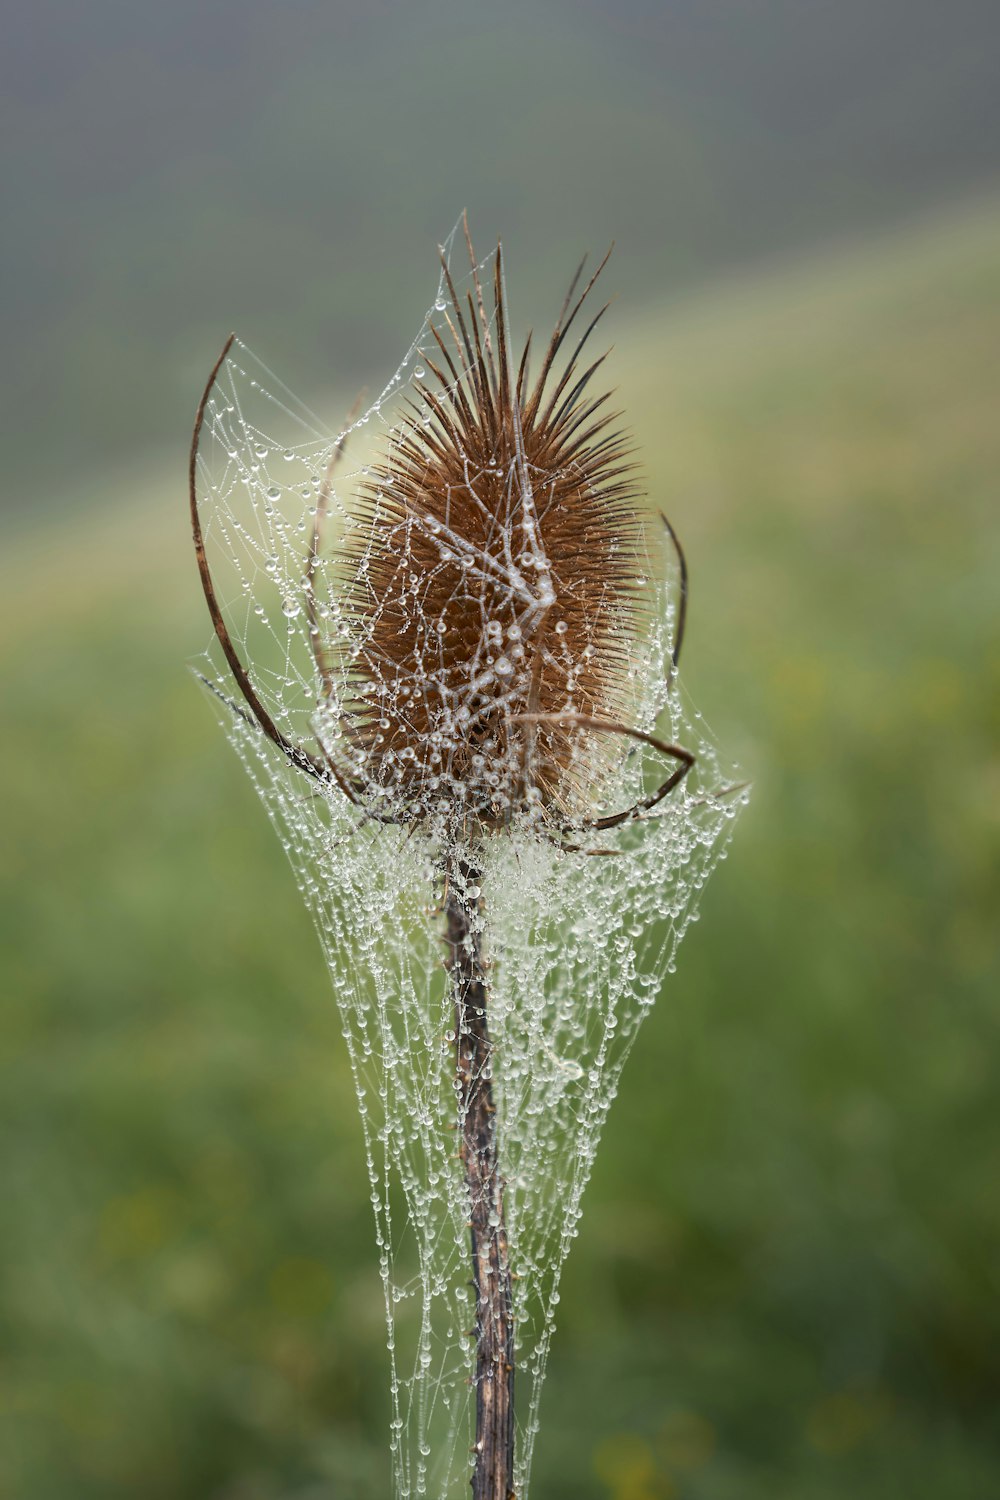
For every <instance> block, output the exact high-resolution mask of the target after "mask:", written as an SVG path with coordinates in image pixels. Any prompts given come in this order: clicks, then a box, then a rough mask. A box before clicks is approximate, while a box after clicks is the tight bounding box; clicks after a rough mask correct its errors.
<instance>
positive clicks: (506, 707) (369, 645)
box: [340, 236, 647, 827]
mask: <svg viewBox="0 0 1000 1500" xmlns="http://www.w3.org/2000/svg"><path fill="white" fill-rule="evenodd" d="M467 239H468V236H467ZM469 250H470V259H471V261H472V267H473V269H472V278H471V280H472V285H471V287H470V290H469V292H468V294H467V295H466V296H465V297H464V298H463V297H461V296H460V295H459V293H458V292H457V290H456V287H455V284H454V281H453V280H452V277H451V275H450V272H449V270H448V267H447V265H446V264H444V262H443V264H444V283H445V286H446V288H447V293H448V297H449V299H450V302H449V303H448V304H447V305H446V306H445V309H444V316H443V318H442V319H441V323H440V326H436V325H435V324H433V323H432V325H431V332H432V334H433V337H434V340H435V341H436V348H435V349H434V351H433V357H430V358H427V357H424V366H425V369H424V371H423V373H422V376H421V378H415V379H414V381H413V389H412V396H411V399H410V401H409V404H408V407H407V413H406V416H405V418H404V420H403V422H402V423H401V424H400V425H399V426H397V427H396V428H395V429H394V431H393V434H392V436H391V438H390V441H389V444H388V447H387V449H386V450H384V451H383V453H382V455H381V456H380V458H379V459H378V460H377V461H376V463H375V464H374V465H373V466H372V467H371V468H370V469H369V472H368V477H367V478H366V479H365V481H364V482H363V485H362V487H361V490H360V492H359V494H358V496H357V502H356V503H357V517H356V519H357V522H358V524H357V525H356V527H355V529H354V531H353V534H352V537H351V539H350V541H349V542H348V544H347V547H346V550H345V553H344V555H343V557H342V559H341V565H340V566H341V573H342V584H343V600H344V606H345V608H346V611H347V614H348V617H349V618H350V619H351V621H352V624H353V634H354V639H355V641H360V642H362V645H361V648H360V650H359V651H358V652H357V654H356V655H355V658H354V661H353V663H352V671H353V676H354V686H355V691H354V698H353V701H352V703H351V704H350V706H349V709H348V711H347V713H346V715H345V718H344V726H343V727H344V731H345V733H346V735H347V737H348V739H349V741H350V742H351V744H352V746H353V748H354V752H355V757H356V763H357V764H358V765H359V766H360V767H361V768H362V770H363V774H364V776H365V778H366V780H367V781H368V782H369V784H370V785H372V786H373V788H378V789H379V790H380V791H381V792H382V793H383V794H386V793H389V794H391V796H392V798H393V801H394V803H395V805H396V807H397V811H398V809H400V808H403V807H406V808H408V809H409V816H411V817H419V816H420V815H421V814H422V813H424V812H427V811H430V810H431V809H437V810H441V811H445V810H450V809H454V810H455V811H456V812H458V813H460V814H462V815H463V816H472V817H474V818H476V819H478V820H479V821H480V822H482V823H483V824H485V825H486V826H487V827H496V826H499V825H503V824H506V823H508V822H510V821H511V819H512V818H514V817H516V816H517V815H518V813H519V812H522V811H525V812H533V814H534V815H535V816H539V815H541V816H546V815H547V814H550V813H551V814H553V815H555V816H556V817H559V818H563V819H565V818H567V817H570V816H572V815H573V813H574V811H578V810H579V807H580V804H581V800H583V801H585V800H586V797H587V784H588V783H589V782H591V781H592V780H593V778H594V776H595V775H596V774H597V773H598V770H599V767H600V766H601V764H603V761H604V758H605V757H606V756H607V753H608V748H609V746H608V739H607V737H606V736H603V737H599V736H594V735H590V736H587V735H586V734H585V733H583V732H581V730H580V729H579V728H578V727H574V726H572V725H571V724H568V723H567V724H556V723H552V722H545V720H546V719H551V718H553V717H556V716H568V715H577V716H581V717H590V718H601V717H603V718H608V717H611V718H614V717H616V716H617V715H618V714H619V713H620V712H621V711H622V709H623V707H624V705H625V701H626V689H627V683H628V674H629V668H630V665H631V663H632V662H633V661H634V642H635V640H636V635H637V631H638V630H639V628H640V624H641V621H640V618H639V616H640V614H641V613H642V611H643V609H644V591H643V585H644V583H645V577H644V575H645V571H646V568H647V562H646V547H645V527H644V524H643V516H642V511H641V505H640V502H641V499H642V494H641V490H640V488H639V486H638V484H637V482H636V477H635V471H634V465H633V464H632V463H631V462H630V452H631V449H630V446H629V441H628V438H627V437H626V435H625V434H624V433H623V432H622V431H621V430H620V428H619V427H618V426H617V422H618V420H619V418H620V415H621V414H620V413H619V412H616V411H613V410H611V409H610V408H609V397H610V393H608V392H606V391H605V392H602V393H600V394H597V395H594V394H593V388H592V381H593V377H594V376H595V375H596V374H597V372H598V371H599V370H600V368H601V366H602V365H603V363H604V360H605V358H606V355H602V356H600V357H598V358H597V359H595V360H594V361H593V362H592V363H590V364H589V365H586V364H585V363H584V362H583V360H582V358H581V356H582V351H583V348H584V345H585V343H586V341H587V338H588V336H589V335H590V333H591V332H592V331H593V328H594V326H595V325H596V324H597V322H598V321H599V319H600V317H601V315H602V314H603V312H604V311H605V309H606V306H607V304H605V306H604V307H602V308H600V310H599V311H598V312H597V314H596V315H595V316H594V317H593V318H592V319H591V321H590V323H589V325H588V326H586V327H585V328H583V331H582V333H581V334H580V335H579V336H577V335H576V333H574V338H575V347H572V346H571V348H572V352H570V353H568V354H567V352H566V345H567V339H568V336H569V335H570V332H571V330H572V329H573V328H574V324H575V323H576V322H577V318H578V315H579V313H580V311H581V309H582V308H583V306H584V303H585V302H586V299H587V296H588V294H589V292H590V291H591V289H592V287H593V285H594V282H595V281H596V279H597V276H598V275H599V274H600V271H601V269H603V266H604V264H606V261H607V257H605V260H604V261H603V262H602V263H601V266H600V267H598V270H597V272H595V274H594V276H593V277H592V278H591V279H590V281H589V282H588V283H587V285H586V286H585V287H584V289H583V291H582V293H580V294H579V295H577V294H576V292H577V286H578V284H579V282H580V280H581V273H582V269H583V268H582V266H581V267H580V269H579V270H578V271H577V273H576V277H575V278H574V280H573V283H572V285H571V287H570V291H569V293H568V295H567V298H566V301H565V303H564V305H563V309H562V312H561V313H560V316H559V318H558V320H557V322H556V326H555V329H554V331H553V333H552V336H551V338H550V340H549V343H548V346H547V349H546V351H545V354H544V357H543V359H542V363H541V367H540V370H539V373H538V376H537V378H536V379H535V380H534V381H532V380H531V379H530V377H529V354H530V345H531V339H530V336H529V338H528V340H527V343H526V344H525V347H524V351H523V354H522V356H521V359H520V362H519V365H518V367H517V371H516V374H515V373H514V370H513V368H512V365H511V363H510V356H509V349H508V319H507V310H506V301H505V289H504V277H503V262H502V256H501V251H500V248H499V246H498V248H497V251H496V254H495V255H494V256H493V257H492V277H491V279H492V287H491V289H490V294H489V296H488V297H484V295H483V288H482V284H481V281H480V276H479V268H478V266H477V262H476V260H475V256H474V255H473V254H472V251H471V243H470V244H469ZM442 259H443V258H442ZM490 303H491V304H492V307H491V308H490V306H489V304H490ZM522 715H538V716H540V719H541V722H539V721H537V720H536V721H527V720H525V719H524V718H522V717H520V716H522ZM598 741H600V743H598Z"/></svg>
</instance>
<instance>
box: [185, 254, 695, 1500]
mask: <svg viewBox="0 0 1000 1500" xmlns="http://www.w3.org/2000/svg"><path fill="white" fill-rule="evenodd" d="M465 234H466V244H467V247H468V251H469V259H470V264H471V285H470V289H469V291H468V293H467V294H466V295H465V296H464V297H463V296H462V295H460V294H459V292H458V290H457V288H456V286H455V283H454V281H453V279H452V274H451V271H450V269H449V267H448V264H447V261H446V259H445V257H444V255H443V254H442V267H443V278H444V286H445V287H446V289H447V293H448V304H447V305H446V306H445V308H444V317H443V320H442V326H441V327H437V326H435V325H434V324H433V323H432V324H431V325H430V328H431V333H432V335H433V338H434V340H435V344H436V348H435V351H434V355H433V358H429V357H427V355H426V354H425V355H424V356H423V358H424V363H425V366H426V369H425V370H424V371H423V372H422V373H421V374H420V375H419V377H418V378H415V379H414V381H413V383H412V391H411V396H410V400H409V405H408V407H407V410H406V412H405V414H404V417H403V420H402V422H401V423H399V424H398V425H397V427H396V428H395V429H394V430H393V432H392V434H391V436H390V439H389V442H388V444H387V446H386V448H385V449H384V450H383V452H382V454H381V456H380V457H378V458H377V459H376V461H375V463H374V464H373V465H372V466H371V467H370V468H369V470H368V472H367V477H366V478H365V479H364V480H363V481H362V482H361V484H360V486H359V488H358V490H357V492H356V494H355V496H354V497H353V500H352V502H351V508H352V515H353V519H354V523H355V524H354V526H353V529H352V530H351V531H350V533H349V536H348V539H347V540H346V542H345V543H344V544H342V546H341V549H340V551H339V553H337V554H335V557H334V559H333V572H334V579H335V581H334V588H335V590H336V593H337V596H338V598H339V603H340V609H341V614H342V617H345V618H346V620H347V622H348V624H349V626H350V629H349V631H348V633H347V644H344V639H343V637H341V638H340V641H339V643H335V642H334V641H333V640H328V639H324V638H323V636H322V632H321V631H320V628H319V622H318V614H317V611H316V602H315V582H316V567H317V560H318V557H319V554H320V551H321V548H322V545H323V536H322V528H323V523H324V521H325V518H326V511H327V505H328V502H329V495H330V486H331V483H332V475H333V469H334V467H335V465H336V461H337V459H338V457H339V453H340V447H341V446H342V445H338V447H337V449H335V451H334V453H333V455H332V458H331V463H330V467H329V468H328V471H327V475H326V479H325V481H324V485H323V488H322V491H321V495H320V503H319V506H318V507H317V513H316V518H315V521H314V525H313V530H312V537H311V542H310V547H309V552H308V555H307V557H306V560H305V565H304V574H303V588H304V591H305V605H306V611H307V614H308V617H309V624H310V627H311V639H312V642H313V653H314V658H315V666H316V671H317V677H318V682H317V699H318V701H319V703H320V705H321V708H322V706H323V705H324V704H326V705H331V704H332V705H335V707H334V710H333V711H334V712H335V714H336V723H335V725H334V726H333V727H334V733H333V734H332V735H330V736H325V735H324V737H323V740H322V742H321V743H320V744H319V748H318V749H316V750H309V749H306V748H305V747H303V746H301V745H299V744H295V743H293V742H291V741H289V740H288V739H287V738H286V737H285V735H284V734H283V732H282V731H281V730H280V729H279V728H278V726H277V724H276V723H275V721H274V718H273V717H272V716H271V714H270V713H269V712H268V710H267V708H266V707H265V705H264V703H263V701H262V699H261V697H260V695H259V694H258V692H257V689H256V687H255V685H254V682H253V679H252V677H251V674H250V671H249V669H248V667H247V666H246V665H245V664H244V663H243V661H242V660H241V658H240V656H239V653H238V652H237V651H236V649H235V647H234V645H233V642H232V639H231V637H230V634H229V631H228V628H227V625H226V621H225V618H224V615H223V611H222V609H221V607H220V605H219V602H218V600H217V597H216V593H215V588H214V584H213V581H212V575H211V571H210V568H209V564H208V561H207V557H206V551H205V545H204V539H203V536H202V530H201V523H200V519H199V513H198V497H197V493H196V465H197V457H198V444H199V438H200V434H201V429H202V425H203V421H204V417H205V410H206V405H207V403H208V400H209V397H210V394H211V391H212V389H213V386H214V383H215V380H216V378H217V376H218V373H219V370H220V368H221V366H222V364H223V361H224V360H225V358H226V355H227V353H228V350H229V347H230V346H229V344H228V343H227V345H226V348H225V349H224V350H223V352H222V355H221V356H220V359H219V361H218V363H217V364H216V367H215V369H214V370H213V372H212V375H211V378H210V380H209V382H208V385H207V387H206V390H205V393H204V395H203V397H202V400H201V404H200V406H199V408H198V414H197V419H196V423H195V431H194V436H193V439H192V447H191V466H190V479H191V486H190V491H191V492H190V499H191V519H192V527H193V532H194V542H195V550H196V553H197V557H198V565H199V569H200V573H201V579H202V584H203V587H204V591H205V597H206V600H207V602H208V607H209V611H210V614H211V617H212V621H213V625H214V627H215V631H216V634H217V636H218V638H219V641H220V644H221V646H222V649H223V652H224V654H225V656H226V659H227V662H228V664H229V667H230V670H231V672H232V674H233V677H234V680H235V682H236V684H237V686H238V688H239V690H240V692H241V693H242V696H243V698H244V700H245V703H246V710H243V709H238V710H237V712H240V713H241V714H242V715H243V717H244V718H247V719H248V722H251V723H253V724H255V725H256V726H257V727H258V728H259V729H260V730H261V731H262V732H263V733H264V734H265V735H266V736H267V737H268V738H269V739H270V740H271V741H272V742H273V743H274V744H275V745H277V746H278V748H279V749H280V750H281V751H282V753H283V754H284V755H285V756H286V757H287V759H288V761H289V762H290V763H291V765H292V766H294V767H295V768H296V769H298V770H299V771H301V772H303V773H304V774H306V775H307V776H309V777H312V778H313V779H315V780H317V781H319V782H321V783H324V784H325V785H326V786H327V787H328V788H329V789H330V791H331V793H332V794H333V795H340V794H343V795H345V796H346V797H347V798H349V799H350V801H351V802H353V803H356V804H358V805H359V806H360V807H362V808H363V809H364V810H365V812H366V814H367V815H368V816H374V817H377V818H379V819H381V820H382V821H386V822H396V823H404V824H408V825H414V826H416V825H418V824H420V823H422V822H435V823H436V825H437V826H438V828H439V829H442V830H444V831H445V833H446V838H445V845H444V848H443V851H442V855H441V861H440V862H441V868H442V871H443V875H444V916H445V942H446V953H447V966H448V968H449V971H450V974H451V977H452V988H453V995H454V1004H455V1016H456V1043H455V1045H456V1080H457V1094H458V1100H459V1116H460V1120H459V1126H460V1137H459V1143H460V1144H459V1155H460V1157H461V1160H462V1163H463V1169H464V1173H465V1180H466V1185H467V1190H468V1201H469V1214H470V1219H469V1229H470V1241H471V1253H472V1266H473V1277H474V1284H475V1288H476V1323H475V1329H474V1330H473V1332H474V1337H475V1345H476V1352H475V1372H474V1384H475V1391H476V1434H475V1445H474V1455H475V1456H474V1460H473V1465H472V1470H473V1472H472V1476H471V1483H472V1490H473V1496H474V1500H513V1462H514V1432H515V1427H514V1368H513V1364H514V1355H513V1349H514V1340H513V1313H512V1297H511V1279H510V1278H511V1271H510V1265H509V1255H508V1248H507V1241H506V1229H505V1220H504V1212H503V1196H504V1184H503V1181H502V1177H501V1173H500V1168H499V1158H498V1143H497V1139H496V1131H495V1121H494V1115H495V1110H494V1104H493V1095H492V1086H491V1082H490V1077H491V1066H490V1063H491V1043H490V1036H489V1028H488V1015H489V1004H488V982H487V973H486V965H485V963H484V959H483V936H482V935H483V926H484V912H485V906H484V898H483V896H482V894H481V879H482V869H481V864H480V861H479V860H478V858H477V854H476V847H477V839H478V838H480V837H482V836H486V835H489V834H490V833H496V832H498V831H499V830H501V829H503V828H505V827H507V826H510V825H512V824H516V823H518V822H520V821H521V820H524V821H529V820H530V821H531V822H532V823H534V825H535V826H536V827H537V828H538V829H539V831H540V832H541V833H542V834H543V835H545V836H547V837H550V838H553V839H555V840H556V841H557V842H559V843H561V844H562V846H563V847H565V848H567V849H570V850H574V849H576V850H579V851H580V852H582V853H599V854H606V853H616V852H618V851H617V850H605V849H595V848H590V847H587V835H588V832H589V831H600V830H607V829H611V828H614V827H618V826H620V825H623V824H626V823H629V822H631V821H633V820H637V819H641V818H642V817H644V816H646V815H648V814H649V813H650V811H651V810H652V809H653V808H654V807H655V806H656V805H657V804H658V803H659V802H660V801H661V800H662V799H663V798H664V797H666V796H667V795H668V793H669V792H670V791H671V790H673V788H675V787H676V786H677V785H678V783H679V782H680V781H681V780H682V779H683V777H684V776H685V775H686V773H687V772H688V771H689V769H690V767H691V765H692V764H693V760H694V757H693V755H692V754H691V753H690V752H689V751H687V750H685V749H683V748H682V747H681V746H678V745H674V744H669V743H666V742H664V741H663V740H661V739H659V738H657V737H656V736H655V735H654V734H651V733H648V732H646V731H644V730H642V729H641V728H638V727H635V726H632V725H629V724H628V723H627V722H625V715H626V714H627V711H628V705H629V703H630V702H631V701H632V698H633V693H632V692H631V691H630V689H631V686H632V684H631V681H630V669H631V668H632V666H633V663H634V661H635V642H636V640H637V638H640V637H642V636H643V635H645V633H646V632H647V631H648V626H649V621H648V618H647V612H648V610H649V608H650V605H649V602H648V601H649V598H650V592H649V588H648V584H649V577H648V573H649V564H648V561H647V554H648V539H647V534H646V528H647V524H648V523H647V519H646V514H645V510H644V505H643V495H642V491H641V487H640V485H639V481H638V478H637V472H636V469H635V467H634V466H633V464H632V461H631V453H632V450H631V447H630V442H629V439H628V437H627V435H626V434H625V433H624V432H623V431H622V429H621V428H620V426H619V425H618V424H619V421H620V416H621V414H620V412H618V411H616V410H615V409H614V408H613V406H612V404H611V394H610V392H608V391H605V390H600V389H598V390H597V392H596V394H595V385H596V381H595V377H597V376H598V374H599V372H600V371H601V370H602V366H603V365H604V361H605V359H606V357H607V356H606V354H601V355H599V356H598V357H596V358H594V359H592V360H590V361H589V362H587V360H586V359H585V358H584V351H585V349H586V347H587V345H588V341H589V339H590V337H591V335H592V334H593V332H594V329H595V328H596V326H597V325H598V323H599V322H600V319H601V318H602V316H603V314H604V312H605V311H606V308H607V305H608V304H606V303H605V304H604V305H603V306H601V307H600V308H599V309H598V310H597V311H596V312H595V313H594V314H593V316H591V317H590V318H589V321H586V322H585V323H584V322H583V320H582V319H581V317H580V315H581V312H582V310H583V309H584V306H585V304H586V303H587V300H588V298H589V296H590V293H591V291H592V289H593V287H594V285H595V283H596V281H597V279H598V277H599V276H600V274H601V272H602V270H603V269H604V266H605V265H606V263H607V256H605V258H604V260H603V261H602V262H601V264H600V265H599V266H598V268H597V270H596V271H595V272H594V274H593V275H592V276H591V277H590V278H589V280H588V281H587V282H586V283H585V284H584V285H583V288H582V290H579V288H580V284H581V281H582V279H583V265H582V264H581V266H580V267H579V268H578V270H577V272H576V275H575V276H574V277H573V280H572V283H571V285H570V289H569V292H568V293H567V295H566V299H565V301H564V303H563V306H562V309H561V311H560V314H559V316H558V318H557V320H556V324H555V328H554V330H553V332H552V334H551V336H550V338H549V340H548V342H547V345H546V347H545V349H544V352H543V354H542V357H541V363H540V366H539V369H538V373H537V375H536V376H535V377H534V378H532V376H531V373H530V359H531V338H530V336H529V338H528V340H527V342H526V344H525V346H524V349H523V351H522V353H521V355H520V358H519V359H518V360H517V363H516V368H515V364H514V362H513V360H512V358H511V351H510V347H509V330H508V318H507V311H506V300H505V290H504V274H503V260H502V255H501V251H500V248H499V246H498V248H497V250H496V253H495V255H494V256H493V257H492V275H491V278H490V282H491V284H490V285H489V287H488V292H489V295H488V296H487V291H486V290H484V286H483V283H482V280H481V273H480V266H479V263H478V262H477V260H476V257H475V254H474V253H473V250H472V245H471V241H470V240H469V236H468V229H467V227H466V230H465ZM609 254H610V252H609ZM439 305H440V304H439ZM580 324H582V325H583V326H582V327H581V326H579V325H580ZM574 340H575V341H574ZM230 342H231V341H230ZM567 349H568V350H569V352H568V354H567ZM661 519H662V521H663V525H664V526H665V528H666V533H667V535H668V537H669V541H670V543H671V544H672V545H673V547H674V550H675V554H676V558H677V562H678V566H679V575H680V597H679V601H678V608H677V613H676V627H675V632H674V639H673V648H672V660H671V666H670V670H671V672H672V671H673V669H674V668H675V667H676V665H677V660H678V656H679V652H680V647H681V643H682V639H683V631H684V618H685V606H686V586H687V575H686V568H685V563H684V557H683V553H682V552H681V549H680V546H679V544H678V542H677V539H676V537H675V536H674V533H673V531H672V529H671V527H670V525H669V522H667V521H666V518H665V517H663V518H661ZM345 681H346V682H347V683H348V688H347V690H346V692H345V689H344V683H345ZM233 706H234V707H235V705H233ZM628 741H634V742H641V743H644V744H645V745H648V746H650V747H652V748H653V749H654V750H656V751H657V752H658V753H659V754H660V755H662V756H664V757H665V758H666V759H667V760H668V761H669V762H670V765H669V769H668V774H667V775H666V776H665V778H664V780H663V781H662V782H661V784H660V785H659V786H657V787H656V789H655V790H653V791H651V792H650V793H648V794H647V795H642V796H640V797H639V798H638V799H636V800H635V801H633V802H632V803H631V804H630V805H629V806H627V807H625V808H623V809H621V810H619V811H616V812H612V813H606V814H603V815H599V814H598V813H597V812H595V810H594V805H595V793H594V785H595V783H596V784H598V785H603V784H604V782H605V781H606V777H607V772H608V769H609V766H613V764H614V763H615V760H616V757H615V756H614V754H611V755H610V756H609V753H608V751H609V747H614V746H615V745H617V746H619V747H620V746H621V745H622V743H623V742H628ZM331 743H339V746H340V749H339V751H338V753H337V754H336V755H334V754H333V752H332V751H331V749H330V748H329V747H330V744H331ZM575 841H579V842H575Z"/></svg>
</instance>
